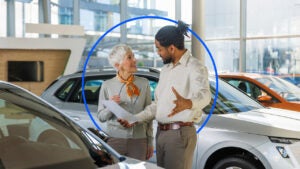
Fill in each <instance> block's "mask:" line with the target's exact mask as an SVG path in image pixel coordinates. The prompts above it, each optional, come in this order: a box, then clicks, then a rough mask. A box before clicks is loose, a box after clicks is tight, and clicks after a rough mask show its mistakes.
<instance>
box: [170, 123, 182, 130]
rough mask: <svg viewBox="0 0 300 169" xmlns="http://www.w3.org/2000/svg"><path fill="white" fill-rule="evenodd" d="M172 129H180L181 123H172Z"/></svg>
mask: <svg viewBox="0 0 300 169" xmlns="http://www.w3.org/2000/svg"><path fill="white" fill-rule="evenodd" d="M170 129H172V130H177V129H180V125H179V124H177V123H172V124H171V126H170Z"/></svg>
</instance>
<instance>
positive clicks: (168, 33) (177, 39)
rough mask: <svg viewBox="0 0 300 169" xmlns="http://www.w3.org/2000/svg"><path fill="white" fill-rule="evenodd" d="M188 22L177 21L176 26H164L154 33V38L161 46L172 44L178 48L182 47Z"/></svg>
mask: <svg viewBox="0 0 300 169" xmlns="http://www.w3.org/2000/svg"><path fill="white" fill-rule="evenodd" d="M188 26H189V25H188V24H186V23H184V22H182V21H178V25H177V27H176V26H171V25H168V26H164V27H162V28H161V29H160V30H159V31H158V32H157V33H156V35H155V39H156V40H157V41H158V42H159V43H160V45H161V46H163V47H168V46H170V45H174V46H175V47H177V48H178V49H184V48H185V47H184V35H185V36H188V35H187V31H188Z"/></svg>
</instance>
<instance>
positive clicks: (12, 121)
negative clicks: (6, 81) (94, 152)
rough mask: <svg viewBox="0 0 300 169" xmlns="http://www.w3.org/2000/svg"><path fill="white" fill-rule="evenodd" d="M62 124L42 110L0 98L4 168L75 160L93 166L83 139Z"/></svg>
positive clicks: (72, 161) (69, 162) (0, 127)
mask: <svg viewBox="0 0 300 169" xmlns="http://www.w3.org/2000/svg"><path fill="white" fill-rule="evenodd" d="M20 101H22V100H20ZM30 106H34V105H30ZM64 125H65V124H64V123H62V122H61V121H60V120H58V119H55V118H49V117H48V116H45V115H43V113H42V112H38V111H34V110H32V109H30V108H27V107H23V106H19V105H17V104H14V103H11V102H9V101H6V100H3V99H0V159H1V163H2V165H4V168H34V167H37V166H39V167H41V166H53V167H54V168H55V166H56V165H60V164H69V165H70V166H72V164H74V163H76V162H78V161H80V162H82V163H85V165H86V164H88V165H86V167H87V168H91V167H92V166H94V164H93V163H92V161H91V158H90V156H89V151H88V149H87V148H86V147H85V145H84V144H83V142H82V140H81V139H80V138H79V137H78V135H76V134H75V133H74V132H72V131H71V130H70V129H68V128H67V127H66V126H64ZM32 159H34V160H32ZM83 167H84V165H83Z"/></svg>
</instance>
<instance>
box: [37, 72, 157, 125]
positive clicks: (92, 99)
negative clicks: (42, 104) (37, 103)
mask: <svg viewBox="0 0 300 169" xmlns="http://www.w3.org/2000/svg"><path fill="white" fill-rule="evenodd" d="M115 75H116V71H115V70H114V69H112V68H106V69H99V70H89V71H87V72H85V87H84V92H85V99H86V101H87V103H88V107H89V110H90V111H91V115H92V116H93V117H94V119H95V120H96V122H97V123H98V124H100V127H101V128H102V127H104V125H101V123H100V121H99V120H97V118H96V115H97V106H98V97H99V91H100V88H101V85H102V82H103V81H105V80H107V79H111V78H113V77H114V76H115ZM136 75H138V76H142V77H145V78H147V79H148V80H149V83H150V89H151V92H152V98H154V90H155V88H156V85H157V81H158V76H159V71H158V70H157V69H152V68H138V72H137V73H136ZM81 80H82V72H76V73H74V74H71V75H66V76H61V77H59V78H58V79H56V80H55V81H54V82H53V83H52V84H51V85H50V86H49V87H48V88H47V89H46V90H45V91H44V92H43V93H42V95H41V97H42V98H43V99H45V100H47V101H48V102H50V103H51V104H52V105H54V106H55V107H57V108H59V109H61V110H63V111H64V112H65V113H66V114H68V115H69V116H70V117H72V118H73V119H74V120H76V121H78V122H79V123H81V124H82V125H83V126H85V127H87V128H89V127H95V126H94V125H93V123H91V119H90V117H89V115H88V113H87V111H86V109H85V106H84V102H83V99H82V96H81V94H82V84H81Z"/></svg>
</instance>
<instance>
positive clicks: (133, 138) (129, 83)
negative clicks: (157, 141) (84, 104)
mask: <svg viewBox="0 0 300 169" xmlns="http://www.w3.org/2000/svg"><path fill="white" fill-rule="evenodd" d="M108 60H109V62H110V64H111V65H112V66H113V67H114V68H115V69H116V70H117V73H116V77H114V78H112V79H110V80H106V81H105V82H104V83H103V84H102V87H101V90H100V94H99V104H98V118H99V120H100V121H101V122H106V128H105V129H104V131H105V132H106V133H107V134H108V135H109V136H110V138H109V140H108V141H107V143H108V144H109V145H110V146H112V147H113V148H114V149H116V150H117V151H118V152H119V153H120V154H123V155H126V156H129V157H132V158H136V159H140V160H146V159H149V158H150V157H151V156H152V155H153V129H152V121H149V122H145V123H139V124H137V125H135V126H134V127H133V128H124V127H123V126H122V125H121V124H120V123H119V122H118V119H117V117H116V116H115V115H114V114H113V113H112V112H110V111H109V110H108V109H107V108H106V107H105V106H104V105H103V104H102V100H113V101H115V102H116V103H118V104H119V105H120V106H121V107H123V108H124V109H125V110H127V111H128V112H130V113H132V114H136V113H139V112H141V111H142V110H143V109H144V108H145V107H146V106H147V105H149V104H150V103H151V93H150V86H149V82H148V80H147V79H145V78H142V77H138V76H135V75H134V74H133V73H135V72H136V71H137V68H136V59H135V57H134V54H133V52H132V50H131V48H130V47H129V46H127V45H124V44H121V45H117V46H114V47H113V49H112V51H111V53H110V55H109V58H108Z"/></svg>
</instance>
